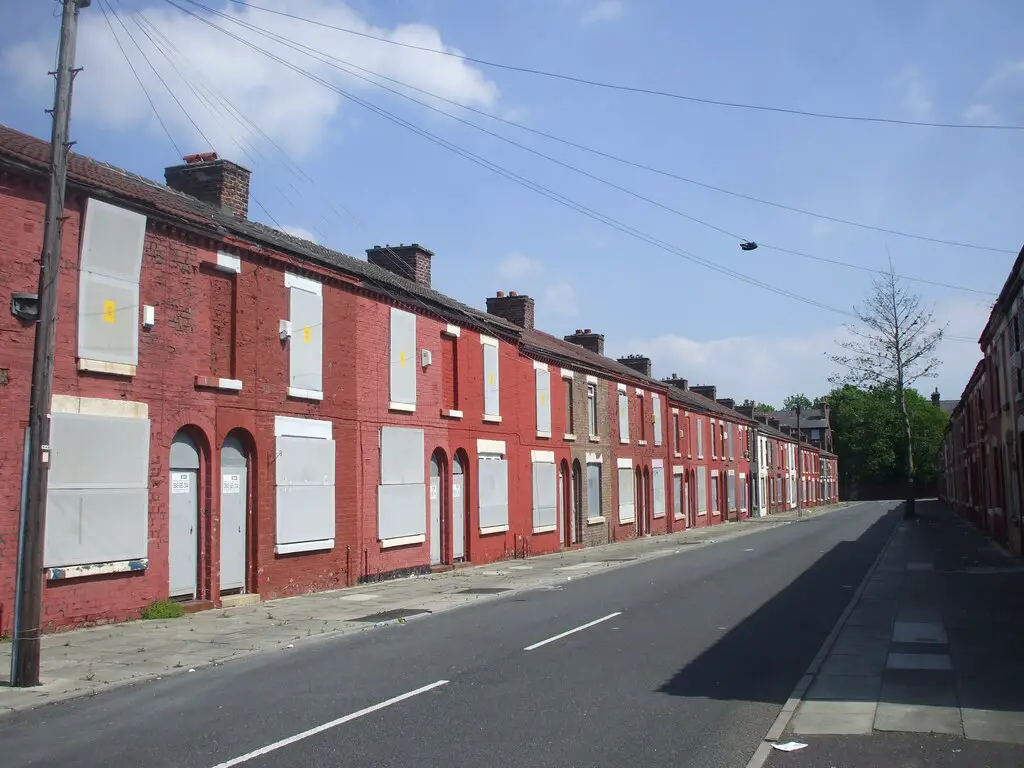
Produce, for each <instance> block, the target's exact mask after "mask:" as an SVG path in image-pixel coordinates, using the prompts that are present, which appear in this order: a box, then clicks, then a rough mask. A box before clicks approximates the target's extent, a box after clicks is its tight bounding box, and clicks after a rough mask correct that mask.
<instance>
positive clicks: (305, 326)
mask: <svg viewBox="0 0 1024 768" xmlns="http://www.w3.org/2000/svg"><path fill="white" fill-rule="evenodd" d="M288 277H292V279H291V280H288V281H287V283H286V284H288V286H289V287H288V311H289V316H290V319H291V324H292V336H291V340H290V341H289V343H288V386H289V388H290V390H291V392H290V394H293V395H297V396H299V397H303V396H310V397H317V396H318V395H319V396H320V397H322V395H323V389H324V385H323V337H324V335H323V319H324V318H323V296H322V295H321V290H322V289H321V286H320V283H317V282H316V281H313V280H307V279H305V278H299V279H295V278H294V277H293V276H289V275H286V278H288Z"/></svg>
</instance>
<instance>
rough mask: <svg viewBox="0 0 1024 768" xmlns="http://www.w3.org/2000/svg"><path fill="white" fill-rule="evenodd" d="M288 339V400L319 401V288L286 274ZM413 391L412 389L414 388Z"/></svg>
mask: <svg viewBox="0 0 1024 768" xmlns="http://www.w3.org/2000/svg"><path fill="white" fill-rule="evenodd" d="M284 284H285V287H286V288H287V289H288V313H289V323H290V327H291V337H290V338H289V340H288V396H289V397H300V398H304V399H308V400H323V399H324V385H323V338H324V335H323V325H324V323H323V320H324V302H323V287H322V286H321V284H320V283H318V282H317V281H316V280H310V279H309V278H307V277H302V276H301V275H293V274H292V273H290V272H286V273H285V276H284ZM414 389H415V386H414Z"/></svg>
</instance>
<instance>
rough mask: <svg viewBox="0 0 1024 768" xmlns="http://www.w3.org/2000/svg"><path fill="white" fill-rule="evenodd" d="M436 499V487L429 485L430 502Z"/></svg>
mask: <svg viewBox="0 0 1024 768" xmlns="http://www.w3.org/2000/svg"><path fill="white" fill-rule="evenodd" d="M436 498H437V486H436V485H431V486H430V500H431V501H433V500H434V499H436Z"/></svg>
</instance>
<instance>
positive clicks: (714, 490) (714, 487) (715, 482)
mask: <svg viewBox="0 0 1024 768" xmlns="http://www.w3.org/2000/svg"><path fill="white" fill-rule="evenodd" d="M719 486H721V482H720V481H719V479H718V472H716V471H715V470H712V471H711V514H713V515H717V514H718V513H719V512H720V511H721V510H720V509H719V506H718V504H719V500H718V490H719Z"/></svg>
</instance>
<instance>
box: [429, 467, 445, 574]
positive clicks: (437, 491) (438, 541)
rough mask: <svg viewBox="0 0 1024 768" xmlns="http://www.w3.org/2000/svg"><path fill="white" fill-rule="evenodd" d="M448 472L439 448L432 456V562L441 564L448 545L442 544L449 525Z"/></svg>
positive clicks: (432, 563)
mask: <svg viewBox="0 0 1024 768" xmlns="http://www.w3.org/2000/svg"><path fill="white" fill-rule="evenodd" d="M446 472H447V462H446V461H445V456H444V451H442V450H441V449H440V448H438V449H437V450H436V451H434V453H433V454H432V455H431V457H430V534H429V536H430V564H431V565H440V564H441V562H442V557H443V556H444V554H445V550H446V549H448V548H447V547H444V546H442V542H443V541H444V534H445V533H446V532H447V529H448V526H447V525H445V524H444V523H445V517H446V515H445V512H446V507H447V504H446V503H445V494H444V492H443V490H444V488H446V487H447V485H448V483H447V482H445V474H446Z"/></svg>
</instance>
